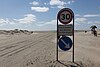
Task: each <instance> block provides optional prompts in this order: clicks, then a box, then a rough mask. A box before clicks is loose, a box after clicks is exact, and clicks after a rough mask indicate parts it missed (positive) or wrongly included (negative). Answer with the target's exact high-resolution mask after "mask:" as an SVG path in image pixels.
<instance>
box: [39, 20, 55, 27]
mask: <svg viewBox="0 0 100 67" xmlns="http://www.w3.org/2000/svg"><path fill="white" fill-rule="evenodd" d="M45 25H57V20H51V21H48V22H45V23H44V22H41V23H39V24H37V26H45Z"/></svg>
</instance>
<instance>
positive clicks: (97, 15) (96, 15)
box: [83, 14, 100, 17]
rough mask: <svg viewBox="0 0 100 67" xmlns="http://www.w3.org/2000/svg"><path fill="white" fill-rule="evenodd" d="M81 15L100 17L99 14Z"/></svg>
mask: <svg viewBox="0 0 100 67" xmlns="http://www.w3.org/2000/svg"><path fill="white" fill-rule="evenodd" d="M83 17H100V15H99V14H87V15H84V16H83Z"/></svg>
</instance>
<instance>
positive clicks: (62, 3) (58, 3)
mask: <svg viewBox="0 0 100 67" xmlns="http://www.w3.org/2000/svg"><path fill="white" fill-rule="evenodd" d="M64 4H66V2H64V1H60V0H51V1H50V5H64Z"/></svg>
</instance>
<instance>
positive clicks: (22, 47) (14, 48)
mask: <svg viewBox="0 0 100 67" xmlns="http://www.w3.org/2000/svg"><path fill="white" fill-rule="evenodd" d="M59 61H60V62H62V63H64V64H65V65H67V67H70V66H71V65H73V63H72V49H70V50H69V51H62V50H60V49H59ZM75 62H76V63H77V64H79V66H77V67H99V65H100V35H98V37H94V36H93V35H92V34H90V32H88V33H84V32H76V33H75ZM64 64H61V63H59V62H57V61H56V33H54V32H45V33H43V32H41V33H40V32H36V33H35V34H34V33H33V34H30V35H26V34H20V35H9V34H8V35H5V34H1V35H0V67H66V66H65V65H64Z"/></svg>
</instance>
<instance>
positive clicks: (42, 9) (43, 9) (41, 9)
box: [31, 7, 49, 12]
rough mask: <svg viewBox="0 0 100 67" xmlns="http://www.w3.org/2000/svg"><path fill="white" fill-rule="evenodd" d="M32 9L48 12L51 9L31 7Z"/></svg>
mask: <svg viewBox="0 0 100 67" xmlns="http://www.w3.org/2000/svg"><path fill="white" fill-rule="evenodd" d="M31 10H33V11H36V12H47V11H48V10H49V8H48V7H31Z"/></svg>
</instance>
